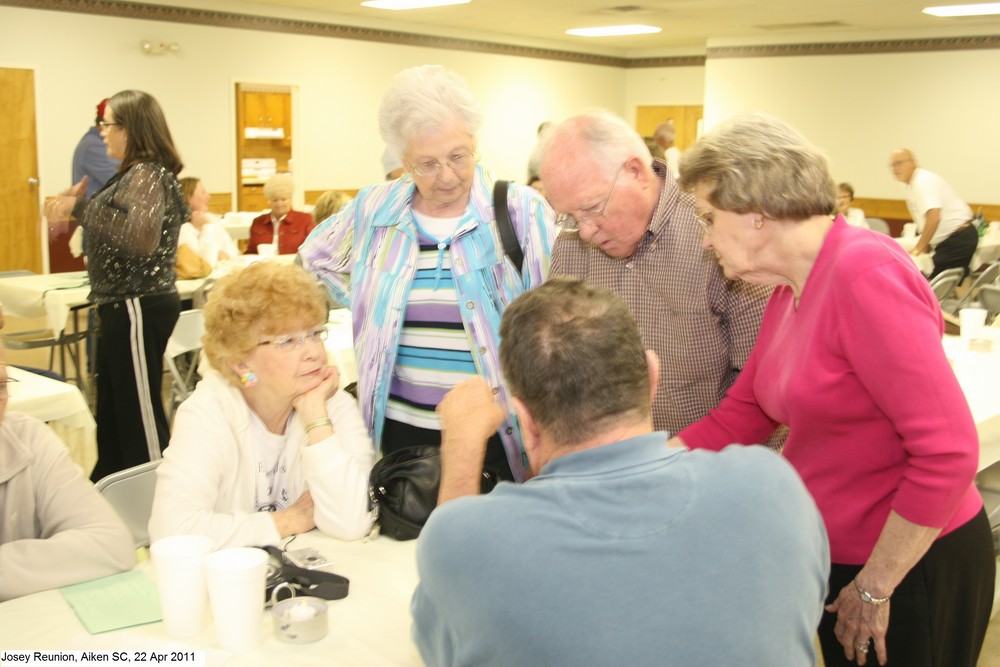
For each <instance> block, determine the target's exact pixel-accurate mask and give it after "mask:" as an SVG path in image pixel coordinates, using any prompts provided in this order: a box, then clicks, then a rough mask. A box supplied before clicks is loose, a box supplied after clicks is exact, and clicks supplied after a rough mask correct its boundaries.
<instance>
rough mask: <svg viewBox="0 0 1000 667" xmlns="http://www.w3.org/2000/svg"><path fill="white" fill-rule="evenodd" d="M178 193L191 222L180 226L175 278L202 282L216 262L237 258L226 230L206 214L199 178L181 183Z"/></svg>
mask: <svg viewBox="0 0 1000 667" xmlns="http://www.w3.org/2000/svg"><path fill="white" fill-rule="evenodd" d="M181 190H183V192H184V196H185V197H187V201H188V206H190V207H191V219H190V220H189V221H188V222H185V223H184V224H183V225H181V231H180V235H179V236H178V239H177V277H178V278H181V279H184V278H202V277H204V276H207V275H208V274H209V273H211V272H212V269H214V268H215V265H216V264H218V263H219V262H224V261H226V260H228V259H231V258H233V257H236V256H237V255H239V254H240V251H239V248H237V247H236V242H235V241H234V240H233V237H231V236H230V235H229V232H227V231H226V228H225V227H223V226H222V225H220V224H219V223H218V222H217V221H216V220H215V216H213V215H212V214H211V213H209V211H208V200H209V195H208V190H206V189H205V184H204V183H202V181H201V179H200V178H196V177H194V176H187V177H185V178H182V179H181Z"/></svg>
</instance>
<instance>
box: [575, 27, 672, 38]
mask: <svg viewBox="0 0 1000 667" xmlns="http://www.w3.org/2000/svg"><path fill="white" fill-rule="evenodd" d="M654 32H660V28H655V27H653V26H651V25H609V26H604V27H602V28H572V29H570V30H567V31H566V34H567V35H576V36H578V37H614V36H617V35H649V34H652V33H654Z"/></svg>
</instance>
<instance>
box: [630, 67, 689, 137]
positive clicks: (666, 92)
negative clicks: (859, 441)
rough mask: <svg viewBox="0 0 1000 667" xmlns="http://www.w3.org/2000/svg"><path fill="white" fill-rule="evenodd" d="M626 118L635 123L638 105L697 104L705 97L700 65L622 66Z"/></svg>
mask: <svg viewBox="0 0 1000 667" xmlns="http://www.w3.org/2000/svg"><path fill="white" fill-rule="evenodd" d="M625 87H626V92H625V109H626V112H625V113H626V116H625V120H627V121H628V122H629V123H630V124H632V125H635V119H636V117H635V113H636V107H639V106H674V105H677V106H697V105H699V104H702V103H703V102H704V100H705V68H704V67H653V68H636V69H628V70H625Z"/></svg>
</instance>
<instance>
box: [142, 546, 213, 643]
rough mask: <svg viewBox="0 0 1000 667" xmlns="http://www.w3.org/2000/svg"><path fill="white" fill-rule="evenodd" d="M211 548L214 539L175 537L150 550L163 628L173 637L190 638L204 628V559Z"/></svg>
mask: <svg viewBox="0 0 1000 667" xmlns="http://www.w3.org/2000/svg"><path fill="white" fill-rule="evenodd" d="M212 545H213V542H212V538H210V537H206V536H204V535H172V536H170V537H164V538H161V539H159V540H156V541H155V542H153V543H152V544H151V545H150V547H149V556H150V558H151V559H152V561H153V569H154V570H155V572H156V584H157V586H158V588H159V591H160V611H161V612H162V614H163V625H164V627H165V629H166V631H167V634H168V635H170V636H171V637H177V638H184V637H191V636H192V635H196V634H198V633H199V632H201V631H202V630H203V629H204V628H205V623H206V621H207V620H208V593H207V589H206V587H205V557H206V556H207V555H208V554H209V552H210V551H211V550H212Z"/></svg>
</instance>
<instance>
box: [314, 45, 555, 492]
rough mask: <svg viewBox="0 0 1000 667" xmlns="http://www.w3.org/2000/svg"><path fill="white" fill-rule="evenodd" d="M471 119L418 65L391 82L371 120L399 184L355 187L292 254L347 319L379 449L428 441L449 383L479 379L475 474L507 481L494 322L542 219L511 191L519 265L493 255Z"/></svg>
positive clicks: (546, 211)
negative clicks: (488, 405)
mask: <svg viewBox="0 0 1000 667" xmlns="http://www.w3.org/2000/svg"><path fill="white" fill-rule="evenodd" d="M480 122H481V114H480V111H479V105H478V104H477V103H476V101H475V99H474V98H473V96H472V93H471V92H470V91H469V89H468V87H467V86H466V84H465V82H464V81H463V80H462V79H461V78H460V77H459V76H458V75H457V74H455V73H454V72H451V71H449V70H446V69H445V68H443V67H441V66H438V65H425V66H420V67H413V68H410V69H407V70H404V71H402V72H400V73H399V74H397V75H396V77H395V78H394V80H393V82H392V85H391V86H390V88H389V90H388V91H387V92H386V94H385V97H384V98H383V100H382V105H381V109H380V112H379V124H380V128H381V132H382V138H383V139H384V140H385V142H386V144H387V145H388V146H389V148H390V149H391V150H392V151H394V152H395V153H396V154H397V155H399V156H400V157H401V158H402V161H403V166H404V169H405V173H404V175H403V176H402V177H401V178H399V179H396V180H394V181H390V182H385V183H378V184H376V185H372V186H370V187H368V188H365V189H363V190H361V191H360V192H359V193H358V195H357V197H355V199H354V200H353V201H352V202H351V203H349V204H348V205H347V206H346V207H345V208H344V209H343V210H342V211H341V212H340V213H338V214H337V215H335V216H333V217H331V218H329V219H328V220H326V221H325V222H324V223H323V224H321V225H320V226H319V227H317V228H316V230H315V231H314V232H313V233H312V234H311V235H310V236H309V238H308V239H307V240H306V242H305V243H304V244H303V246H302V248H301V249H300V251H299V254H300V256H301V257H302V260H303V265H304V266H305V267H306V268H307V269H309V270H310V271H311V272H312V273H313V274H315V275H316V276H317V277H318V278H320V279H321V280H322V281H323V282H324V284H325V285H326V286H327V288H328V289H329V291H330V294H331V295H332V297H333V298H334V300H336V301H338V302H340V303H343V304H344V305H345V306H349V307H350V308H351V310H352V311H353V315H354V341H355V352H356V354H357V361H358V376H359V377H358V396H360V397H361V412H362V415H363V416H364V419H365V422H366V424H367V425H368V428H369V430H370V432H371V434H372V437H373V439H374V441H375V443H376V446H378V447H381V451H382V453H383V454H386V453H389V452H392V451H395V450H398V449H400V448H402V447H405V446H408V445H439V444H440V442H441V426H440V423H439V422H438V418H437V415H436V414H435V408H436V406H437V405H438V403H439V402H440V401H441V399H442V398H443V397H444V395H445V394H446V393H447V392H448V390H449V389H451V388H452V387H453V386H454V385H456V384H458V383H459V382H461V381H462V380H465V379H467V378H470V377H474V376H481V377H484V378H485V379H486V380H487V382H489V384H490V386H491V387H492V388H493V392H494V394H495V395H496V397H497V400H498V402H499V403H500V405H501V406H502V408H503V410H504V412H505V414H506V419H505V420H504V423H503V424H502V425H501V427H500V428H499V429H498V431H497V433H496V434H494V436H493V437H492V438H491V440H490V445H489V447H488V449H487V454H486V466H487V467H488V468H490V469H492V470H494V471H496V472H497V474H498V476H500V477H501V478H503V477H512V478H514V479H518V480H520V479H523V477H524V456H523V452H522V449H521V445H520V437H519V433H518V426H517V421H516V419H515V416H514V411H513V406H512V404H511V402H510V398H509V396H508V393H507V391H506V389H505V388H504V386H503V383H502V381H501V377H500V363H499V358H498V347H499V341H500V316H501V315H502V314H503V311H504V308H505V307H506V306H507V304H509V303H510V302H511V301H513V300H514V299H515V298H516V297H517V296H518V295H519V294H520V293H522V292H524V291H525V290H529V289H531V288H532V287H535V286H537V285H539V284H540V283H541V282H542V281H543V280H544V279H545V277H546V275H547V273H548V268H549V255H550V251H551V239H552V233H553V229H554V214H553V212H552V209H551V208H549V206H548V204H547V203H546V201H545V199H544V198H543V197H542V196H541V195H539V194H538V193H537V192H536V191H535V190H533V189H531V188H528V187H525V186H521V185H516V184H512V185H510V186H509V188H508V189H507V192H506V197H505V198H504V199H505V201H506V204H507V210H508V212H509V214H510V220H511V223H512V227H513V230H514V234H515V236H516V238H517V241H518V243H519V245H520V248H521V251H522V252H523V255H524V258H523V263H522V264H521V266H517V265H516V264H515V262H513V261H511V259H509V258H508V257H506V256H505V253H504V246H503V243H502V241H501V237H500V232H499V231H498V226H497V223H496V220H495V218H496V215H495V212H494V208H493V201H494V178H493V176H492V175H491V174H490V173H489V172H488V171H487V170H486V169H484V168H483V167H482V166H480V165H479V164H477V162H478V155H477V152H476V149H477V143H476V133H477V132H478V130H479V126H480ZM500 194H501V196H503V193H500Z"/></svg>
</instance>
